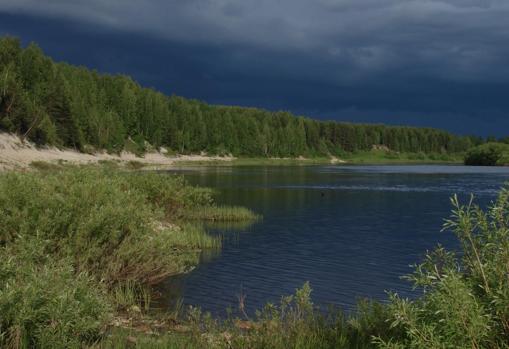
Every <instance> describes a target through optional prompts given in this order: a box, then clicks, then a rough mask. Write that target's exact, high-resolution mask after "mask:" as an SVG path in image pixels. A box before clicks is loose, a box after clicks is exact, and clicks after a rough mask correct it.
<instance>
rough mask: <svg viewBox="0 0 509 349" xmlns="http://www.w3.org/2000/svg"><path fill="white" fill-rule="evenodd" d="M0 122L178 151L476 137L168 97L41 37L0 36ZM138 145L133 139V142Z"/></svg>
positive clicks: (264, 153)
mask: <svg viewBox="0 0 509 349" xmlns="http://www.w3.org/2000/svg"><path fill="white" fill-rule="evenodd" d="M0 130H4V131H8V132H15V133H18V134H20V135H21V136H22V137H25V138H28V139H30V140H32V141H34V142H36V143H37V144H51V145H56V146H65V147H73V148H76V149H78V150H81V151H83V150H86V148H87V147H90V146H92V147H94V148H96V149H106V150H108V151H120V150H122V149H124V147H125V145H126V140H128V139H130V140H132V141H134V142H135V143H136V144H137V145H138V147H140V148H141V149H143V148H144V146H145V144H146V142H149V143H150V144H152V145H154V146H156V147H158V146H165V147H167V148H170V149H172V150H173V151H176V152H179V153H192V152H201V151H206V152H208V153H210V154H233V155H236V156H256V157H274V156H275V157H282V156H285V157H294V156H300V155H304V156H317V155H340V154H342V153H344V152H354V151H368V150H371V149H372V148H373V147H374V146H375V147H378V146H381V147H386V148H389V149H390V150H393V151H398V152H413V153H419V152H422V153H455V152H463V151H466V150H467V149H469V148H470V147H471V146H473V145H476V144H478V143H479V140H477V139H475V138H473V137H460V136H455V135H453V134H451V133H449V132H446V131H443V130H438V129H432V128H416V127H396V126H385V125H374V124H353V123H340V122H333V121H318V120H314V119H310V118H306V117H300V116H294V115H292V114H291V113H289V112H285V111H277V112H272V111H267V110H262V109H256V108H244V107H231V106H213V105H209V104H206V103H203V102H200V101H197V100H190V99H185V98H182V97H177V96H166V95H164V94H162V93H160V92H158V91H155V90H154V89H150V88H144V87H142V86H140V85H139V84H138V83H137V82H135V81H134V80H133V79H131V78H130V77H128V76H123V75H114V76H113V75H108V74H99V73H98V72H96V71H94V70H90V69H87V68H84V67H76V66H72V65H69V64H66V63H56V62H54V61H53V60H52V59H51V58H49V57H48V56H46V55H44V53H43V52H42V51H41V49H40V48H39V47H38V46H37V45H36V44H34V43H32V44H29V45H28V46H27V47H26V48H23V47H22V46H21V45H20V42H19V40H18V39H16V38H11V37H4V38H2V39H0ZM131 143H132V142H131Z"/></svg>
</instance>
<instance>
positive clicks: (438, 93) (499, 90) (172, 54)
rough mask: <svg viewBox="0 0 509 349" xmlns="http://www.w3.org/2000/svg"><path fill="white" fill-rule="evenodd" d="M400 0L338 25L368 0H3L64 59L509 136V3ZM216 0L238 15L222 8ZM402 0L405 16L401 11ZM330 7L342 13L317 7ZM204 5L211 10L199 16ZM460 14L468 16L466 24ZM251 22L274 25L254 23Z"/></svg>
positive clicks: (6, 22) (319, 113) (190, 84)
mask: <svg viewBox="0 0 509 349" xmlns="http://www.w3.org/2000/svg"><path fill="white" fill-rule="evenodd" d="M399 2H400V1H397V0H393V1H381V2H380V3H377V4H378V5H376V6H375V5H373V4H372V5H370V7H369V8H366V9H364V10H363V11H367V13H368V14H372V15H373V16H375V15H381V14H385V15H386V16H387V18H385V17H383V16H382V17H380V18H378V17H376V16H375V17H376V21H378V22H377V23H371V22H369V23H367V24H366V28H363V27H362V25H360V26H359V25H358V24H357V25H356V24H352V23H350V24H349V25H350V26H349V27H348V28H347V29H344V28H343V29H341V28H339V29H338V28H337V27H340V25H337V24H336V23H335V22H334V21H333V19H334V18H336V17H337V18H338V19H342V20H343V21H345V23H346V22H348V21H354V20H356V19H359V18H364V19H366V18H368V17H369V16H368V15H363V16H364V17H355V16H359V15H358V14H357V12H358V11H360V10H359V9H357V8H354V7H355V6H356V5H355V4H353V3H351V2H349V1H346V2H344V3H343V5H344V6H343V7H341V6H339V4H333V3H334V2H333V1H320V2H319V3H320V4H321V5H320V6H321V7H323V9H322V8H321V7H320V6H318V5H311V4H307V3H306V2H305V1H298V2H297V3H296V4H295V6H294V7H299V8H300V7H301V8H300V10H299V11H297V10H295V9H293V7H292V9H291V11H297V13H292V14H288V15H287V16H283V15H281V16H279V15H280V14H281V13H284V11H283V9H279V10H278V11H279V12H278V13H276V14H270V15H269V14H268V13H264V12H263V11H262V12H261V13H260V11H261V10H260V11H258V10H256V9H251V11H252V12H249V11H248V9H246V8H248V7H249V6H248V5H244V4H243V5H236V4H233V3H226V2H225V1H218V2H217V3H218V4H219V5H221V6H219V5H216V4H213V3H214V2H202V1H201V0H196V1H192V2H190V3H193V4H195V5H196V6H195V7H192V6H191V5H183V4H182V3H179V2H174V1H170V2H167V3H162V2H161V3H158V2H157V1H152V2H151V6H148V5H147V6H146V8H145V7H139V11H140V12H143V15H140V18H139V19H138V20H137V21H133V19H132V18H131V17H130V16H132V15H133V13H132V12H133V11H134V10H133V6H134V5H133V4H129V3H128V4H126V5H125V6H126V8H127V9H125V11H122V8H121V3H118V4H117V3H113V4H112V5H111V6H109V7H108V6H106V7H108V8H107V9H104V8H102V7H101V6H102V5H101V4H100V3H98V2H95V1H91V2H89V6H88V7H87V9H89V10H90V11H89V12H87V11H81V12H80V11H79V10H80V8H81V9H83V8H82V7H80V1H72V2H65V4H66V6H64V5H62V10H61V11H56V10H55V11H53V10H52V9H54V8H55V7H54V6H56V5H55V4H58V3H60V1H53V2H52V3H51V5H52V6H48V8H41V7H40V6H39V5H34V4H32V6H30V4H31V3H33V1H26V2H23V3H22V4H21V5H19V4H16V3H15V2H12V3H11V2H10V1H7V2H5V3H4V4H3V5H2V4H0V34H2V35H12V36H17V37H19V38H20V39H21V40H22V42H23V44H24V45H26V44H27V43H29V42H31V41H34V42H36V43H37V44H38V45H39V46H40V47H41V48H42V49H43V51H44V52H45V53H46V54H48V55H49V56H51V57H52V58H54V59H55V60H57V61H65V62H68V63H70V64H75V65H84V66H86V67H89V68H93V69H96V70H98V71H100V72H104V73H111V74H126V75H130V76H132V77H133V79H135V80H136V81H138V82H139V83H140V84H141V85H143V86H146V87H153V88H155V89H157V90H160V91H161V92H164V93H165V94H168V95H171V94H175V95H179V96H183V97H186V98H194V99H199V100H202V101H205V102H207V103H211V104H221V105H239V106H247V107H257V108H264V109H269V110H288V111H291V112H293V113H294V114H297V115H304V116H308V117H312V118H316V119H322V120H335V121H346V122H357V123H383V124H391V125H405V126H423V127H435V128H443V129H447V130H449V131H451V132H454V133H457V134H465V135H466V134H475V135H480V136H488V135H494V136H497V137H502V136H507V135H508V132H507V130H509V117H508V115H509V98H507V96H506V95H507V92H506V91H508V90H509V78H508V77H509V70H508V69H507V67H506V66H507V62H508V58H509V55H508V54H507V51H508V49H506V48H505V47H504V45H503V43H504V42H506V41H505V39H506V36H507V35H508V34H507V33H506V32H504V31H502V30H500V29H504V28H505V27H509V25H505V24H504V23H505V22H504V23H502V22H501V20H500V18H501V17H503V15H504V14H509V12H508V8H507V7H506V6H505V5H501V4H498V3H496V2H489V1H470V2H469V4H471V6H470V7H468V6H467V7H464V6H463V7H462V5H458V4H456V3H455V2H454V1H450V0H449V1H436V3H444V4H445V3H446V4H448V5H447V7H444V8H442V7H440V6H437V7H436V8H427V9H419V8H412V7H411V6H410V5H403V4H399V5H398V6H399V7H398V6H396V5H397V4H398V3H399ZM247 3H250V2H247ZM247 3H246V4H247ZM285 3H286V1H282V2H281V4H280V5H278V6H283V5H284V4H285ZM481 3H483V4H485V5H483V6H484V7H483V6H480V5H479V4H481ZM62 4H63V3H62ZM228 4H230V5H231V6H227V5H228ZM348 4H349V5H348ZM476 4H477V5H479V6H480V7H479V6H477V5H476ZM117 5H118V6H117ZM198 5H199V6H198ZM234 5H235V6H234ZM333 5H334V6H333ZM481 5H482V4H481ZM207 6H208V7H211V6H212V7H214V8H216V7H217V8H219V9H220V12H221V13H222V15H221V16H223V15H224V16H226V17H228V18H230V17H232V18H237V19H231V23H230V22H229V21H230V19H224V18H222V17H221V18H219V19H214V17H213V16H214V13H212V14H210V15H209V14H208V13H206V11H205V10H206V9H207V8H208V7H207ZM232 6H233V7H232ZM236 6H237V7H236ZM331 6H332V7H333V9H331ZM349 6H350V7H352V8H350V7H349ZM405 6H406V7H405ZM415 6H417V5H415ZM110 7H111V8H110ZM262 7H263V6H262ZM402 7H405V8H406V11H408V13H407V15H401V14H399V15H398V13H399V12H397V11H400V10H401V8H402ZM417 7H418V6H417ZM307 8H309V9H310V11H311V9H312V11H311V12H313V11H314V12H313V13H312V14H310V16H311V17H310V18H308V20H309V23H307V24H306V25H302V26H300V24H295V23H293V22H292V20H293V21H296V20H297V19H302V18H307V17H306V16H305V15H304V14H303V12H305V9H307ZM155 9H161V11H162V12H163V15H161V16H163V17H164V16H168V18H169V19H171V18H173V19H174V20H175V18H177V17H179V16H180V17H182V19H181V21H180V23H178V25H177V24H170V23H167V21H166V20H165V19H164V18H163V19H161V18H159V17H158V16H157V11H156V10H155ZM324 9H328V10H327V11H333V10H334V11H336V12H333V14H332V15H331V14H328V13H327V14H326V13H325V12H323V13H322V12H320V11H325V10H324ZM52 11H53V12H52ZM101 11H102V12H101ZM289 11H290V10H289ZM291 11H290V12H291ZM419 11H422V12H419ZM315 12H316V13H315ZM225 13H226V14H225ZM198 14H201V15H202V16H204V17H200V18H199V19H195V21H196V22H192V19H193V18H195V16H197V15H198ZM432 14H433V16H432ZM216 15H217V14H216ZM419 15H420V16H421V17H420V18H419ZM218 16H219V15H218ZM278 16H279V17H278ZM331 16H332V17H331ZM334 16H336V17H334ZM349 16H352V17H349ZM398 16H401V17H398ZM447 16H450V17H447ZM458 16H459V17H461V18H465V19H466V18H470V19H471V21H470V22H467V23H460V22H461V21H460V20H459V19H458V18H457V17H458ZM465 16H466V17H465ZM103 17H104V18H103ZM375 17H374V18H375ZM105 18H106V19H105ZM152 18H153V21H152V20H151V19H152ZM267 18H271V20H270V21H269V20H268V19H267ZM274 18H280V19H281V22H280V23H279V22H277V20H276V19H274ZM488 18H491V22H489V21H487V19H488ZM169 19H168V21H169ZM272 20H274V21H272ZM320 20H323V22H324V23H323V27H322V26H321V25H319V24H317V23H321V22H320ZM186 21H187V22H186ZM222 21H224V23H227V24H228V25H231V27H228V25H226V24H225V26H226V27H228V28H229V30H226V29H225V28H226V27H225V26H222V24H223V22H222ZM267 21H268V22H267ZM152 22H154V23H152ZM449 22H451V23H450V24H448V23H449ZM218 23H219V24H218ZM239 23H240V24H239ZM248 23H259V24H263V23H265V24H266V25H269V24H267V23H272V25H273V26H274V28H272V30H269V28H262V27H257V28H254V29H253V28H251V29H250V28H249V26H248V25H247V24H248ZM131 24H132V25H131ZM234 29H236V30H237V32H235V30H234ZM170 32H171V33H170ZM508 32H509V31H508ZM269 34H270V35H269ZM370 36H373V38H370Z"/></svg>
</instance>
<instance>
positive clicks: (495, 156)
mask: <svg viewBox="0 0 509 349" xmlns="http://www.w3.org/2000/svg"><path fill="white" fill-rule="evenodd" d="M507 164H509V145H507V144H504V143H486V144H482V145H479V146H477V147H475V148H472V149H470V150H469V151H468V152H467V154H466V156H465V165H472V166H496V165H507Z"/></svg>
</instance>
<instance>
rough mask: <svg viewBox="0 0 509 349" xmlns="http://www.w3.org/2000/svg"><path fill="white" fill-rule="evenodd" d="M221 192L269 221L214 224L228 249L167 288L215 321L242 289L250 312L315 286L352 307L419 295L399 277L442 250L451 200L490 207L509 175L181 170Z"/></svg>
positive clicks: (405, 169)
mask: <svg viewBox="0 0 509 349" xmlns="http://www.w3.org/2000/svg"><path fill="white" fill-rule="evenodd" d="M179 173H182V174H184V175H185V176H186V178H187V179H188V180H189V181H191V182H192V183H194V184H199V185H204V186H209V187H213V188H215V189H217V190H218V191H219V193H220V196H219V200H220V202H221V203H224V204H231V205H242V206H247V207H249V208H251V209H253V210H255V211H256V212H258V213H260V214H262V215H263V220H262V221H260V222H257V223H255V224H254V225H252V226H235V225H213V226H208V229H209V231H210V232H211V233H212V234H221V235H222V236H223V239H224V241H223V249H222V250H221V251H219V253H218V254H217V253H216V254H215V255H214V254H213V255H212V256H207V254H206V253H204V254H203V256H202V263H201V264H200V265H199V266H198V267H197V268H196V269H195V270H194V271H193V272H191V273H190V274H188V275H184V276H179V277H176V278H172V279H170V280H168V281H166V282H165V283H164V284H162V285H161V286H160V291H161V292H162V293H163V298H162V304H165V305H166V306H171V304H173V302H174V301H175V299H177V298H179V297H183V300H184V303H185V304H193V305H199V306H201V307H202V308H203V309H204V310H207V311H211V312H213V313H214V314H216V315H219V316H221V315H224V314H225V309H226V308H227V307H229V306H231V307H234V308H235V307H236V306H237V295H238V294H239V292H240V290H241V289H242V290H243V293H244V294H245V295H246V296H247V298H246V307H247V308H248V310H249V311H250V312H251V314H252V312H253V311H254V309H257V308H260V307H261V306H262V305H263V304H265V303H266V302H268V301H270V302H277V301H278V300H279V299H280V296H281V295H284V294H289V293H292V292H293V291H294V289H295V288H297V287H300V286H302V284H303V283H304V282H305V281H310V283H311V286H312V288H313V289H314V292H313V300H314V301H315V303H317V304H320V305H323V306H325V305H327V304H335V305H339V306H342V307H345V308H346V309H350V308H351V307H352V306H353V305H354V304H355V302H356V298H358V297H366V296H367V297H374V298H377V299H381V300H383V299H386V293H385V291H386V290H392V291H397V292H398V293H400V294H402V295H407V296H412V291H411V285H409V284H408V283H407V282H406V281H403V280H401V278H400V276H401V275H404V274H407V273H409V272H411V269H410V268H409V265H410V264H413V263H415V262H417V261H418V260H419V259H420V258H421V257H422V254H423V253H424V252H425V251H426V250H427V249H432V248H433V247H434V246H435V245H436V244H437V243H438V242H440V243H441V244H443V245H445V246H446V247H448V248H455V247H456V240H455V238H454V236H453V235H452V234H451V233H441V232H440V229H441V227H442V223H443V219H444V218H446V217H447V216H448V215H449V214H450V203H449V197H450V196H451V195H452V194H454V193H458V195H459V197H460V199H463V200H466V199H468V197H469V195H470V193H473V194H475V195H476V196H477V198H478V201H479V202H480V203H481V204H483V205H486V204H487V203H489V201H490V200H492V199H493V198H495V196H496V193H497V191H498V190H499V189H500V187H501V185H502V184H503V183H504V181H507V180H509V169H508V168H482V167H463V166H293V167H292V166H288V167H222V166H221V167H201V168H197V169H188V170H183V171H179Z"/></svg>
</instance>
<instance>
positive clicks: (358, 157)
mask: <svg viewBox="0 0 509 349" xmlns="http://www.w3.org/2000/svg"><path fill="white" fill-rule="evenodd" d="M463 156H464V154H425V153H399V152H392V151H382V150H372V151H358V152H352V153H349V152H344V153H343V154H341V155H339V156H338V157H337V158H339V159H340V160H341V161H344V162H343V163H340V162H337V161H335V158H331V157H323V156H318V157H315V156H311V157H303V158H248V157H246V158H235V159H233V160H231V161H181V162H179V163H178V164H177V166H192V165H195V166H211V165H214V166H295V165H324V164H331V163H332V164H422V163H425V164H430V163H461V162H463Z"/></svg>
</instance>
